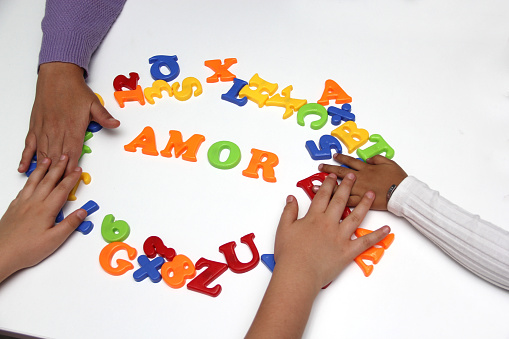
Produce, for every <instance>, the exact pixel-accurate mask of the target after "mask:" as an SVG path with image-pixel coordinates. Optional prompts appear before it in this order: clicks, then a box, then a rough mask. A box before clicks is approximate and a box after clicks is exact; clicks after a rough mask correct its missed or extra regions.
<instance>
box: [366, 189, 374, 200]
mask: <svg viewBox="0 0 509 339" xmlns="http://www.w3.org/2000/svg"><path fill="white" fill-rule="evenodd" d="M366 196H367V197H368V198H370V199H373V198H374V197H375V193H374V192H371V191H369V192H366Z"/></svg>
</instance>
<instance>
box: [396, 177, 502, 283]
mask: <svg viewBox="0 0 509 339" xmlns="http://www.w3.org/2000/svg"><path fill="white" fill-rule="evenodd" d="M387 208H388V210H389V211H390V212H391V213H393V214H395V215H397V216H399V217H403V218H405V219H406V220H408V221H409V222H410V223H411V224H412V225H413V226H414V227H415V228H416V229H417V230H418V231H419V232H421V233H422V234H423V235H425V236H426V237H427V238H429V239H430V240H431V241H432V242H434V243H435V244H436V245H437V246H438V247H440V248H441V249H442V250H443V251H444V252H445V253H447V254H448V255H449V256H451V257H452V258H453V259H455V260H456V261H457V262H459V263H460V264H461V265H463V266H464V267H466V268H467V269H469V270H470V271H472V272H473V273H475V274H477V275H478V276H480V277H481V278H483V279H485V280H487V281H489V282H490V283H492V284H494V285H497V286H499V287H501V288H504V289H506V290H509V232H508V231H506V230H504V229H502V228H500V227H497V226H495V225H493V224H491V223H489V222H487V221H484V220H482V219H481V218H479V216H478V215H473V214H471V213H469V212H467V211H465V210H464V209H462V208H461V207H458V206H456V205H454V204H453V203H451V202H450V201H448V200H446V199H444V198H443V197H441V196H440V194H439V193H438V192H437V191H434V190H432V189H430V188H429V187H428V186H427V185H426V184H425V183H423V182H421V181H419V180H418V179H416V178H414V177H407V178H406V179H405V180H403V181H402V182H401V184H399V186H398V187H397V189H396V191H395V192H394V193H393V195H392V197H391V199H390V200H389V204H388V206H387Z"/></svg>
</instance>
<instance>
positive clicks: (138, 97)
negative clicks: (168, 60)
mask: <svg viewBox="0 0 509 339" xmlns="http://www.w3.org/2000/svg"><path fill="white" fill-rule="evenodd" d="M113 95H114V96H115V100H117V102H118V105H119V106H120V108H124V106H125V105H124V103H125V102H126V101H138V102H139V103H140V105H145V98H144V97H143V91H142V89H141V86H140V85H138V86H136V89H135V90H134V91H116V92H115V93H113Z"/></svg>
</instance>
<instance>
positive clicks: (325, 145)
mask: <svg viewBox="0 0 509 339" xmlns="http://www.w3.org/2000/svg"><path fill="white" fill-rule="evenodd" d="M333 148H334V149H335V150H336V152H337V153H341V152H342V151H343V148H342V147H341V143H340V142H339V140H338V139H336V138H335V137H333V136H332V135H328V134H325V135H322V136H321V137H320V149H318V148H317V147H316V144H315V142H314V141H313V140H308V141H306V149H307V150H308V152H309V155H310V156H311V159H313V160H325V159H331V158H332V149H333Z"/></svg>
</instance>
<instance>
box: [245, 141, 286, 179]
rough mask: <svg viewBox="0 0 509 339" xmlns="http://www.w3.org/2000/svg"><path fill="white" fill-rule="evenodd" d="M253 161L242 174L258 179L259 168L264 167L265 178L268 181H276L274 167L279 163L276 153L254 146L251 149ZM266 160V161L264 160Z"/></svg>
mask: <svg viewBox="0 0 509 339" xmlns="http://www.w3.org/2000/svg"><path fill="white" fill-rule="evenodd" d="M251 154H252V155H253V156H252V157H251V162H250V163H249V166H248V167H247V168H246V169H245V170H243V171H242V175H243V176H245V177H249V178H255V179H258V169H260V168H261V169H262V174H263V180H265V181H267V182H276V177H275V175H274V167H276V166H277V164H279V159H278V157H277V155H275V154H274V153H270V152H266V151H260V150H259V149H256V148H253V149H252V150H251ZM262 160H265V161H262Z"/></svg>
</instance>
